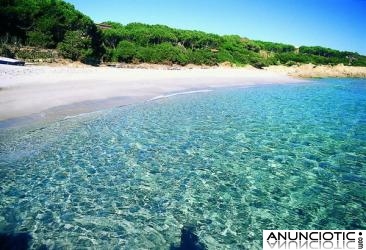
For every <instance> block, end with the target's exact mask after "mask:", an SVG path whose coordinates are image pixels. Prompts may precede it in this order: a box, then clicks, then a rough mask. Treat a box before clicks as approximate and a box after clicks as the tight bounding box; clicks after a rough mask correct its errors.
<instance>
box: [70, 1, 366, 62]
mask: <svg viewBox="0 0 366 250" xmlns="http://www.w3.org/2000/svg"><path fill="white" fill-rule="evenodd" d="M66 1H67V2H70V3H71V4H73V5H74V6H75V7H76V9H78V10H80V11H81V12H83V13H84V14H86V15H88V16H89V17H91V18H92V19H93V20H94V21H95V22H97V23H99V22H103V21H115V22H120V23H122V24H128V23H131V22H142V23H147V24H164V25H168V26H170V27H173V28H180V29H190V30H201V31H205V32H210V33H215V34H219V35H225V34H235V35H240V36H242V37H247V38H250V39H255V40H263V41H271V42H281V43H287V44H292V45H295V46H297V47H299V46H301V45H307V46H316V45H319V46H323V47H329V48H333V49H338V50H346V51H352V52H358V53H360V54H363V55H366V0H104V1H99V0H66Z"/></svg>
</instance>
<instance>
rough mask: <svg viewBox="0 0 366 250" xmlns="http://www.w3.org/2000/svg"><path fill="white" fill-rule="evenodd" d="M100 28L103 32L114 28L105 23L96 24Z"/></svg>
mask: <svg viewBox="0 0 366 250" xmlns="http://www.w3.org/2000/svg"><path fill="white" fill-rule="evenodd" d="M96 25H97V27H98V28H100V29H102V30H108V29H111V28H112V25H109V24H105V23H99V24H96Z"/></svg>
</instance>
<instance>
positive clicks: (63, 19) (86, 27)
mask: <svg viewBox="0 0 366 250" xmlns="http://www.w3.org/2000/svg"><path fill="white" fill-rule="evenodd" d="M0 2H1V5H0V8H1V9H0V20H2V25H1V26H0V36H1V48H0V52H1V54H3V55H7V52H8V51H9V50H7V48H8V47H9V46H12V45H14V44H19V45H20V46H33V47H38V48H49V49H56V50H58V51H59V53H60V54H61V55H62V56H63V57H65V58H69V59H72V60H80V61H82V62H85V63H98V62H101V61H103V62H126V63H142V62H147V63H164V64H179V65H186V64H189V63H192V64H205V65H217V64H219V63H223V62H230V63H232V64H236V65H247V64H250V65H253V66H255V67H258V68H261V67H264V66H268V65H278V64H281V65H283V64H284V65H293V64H300V63H313V64H316V65H318V64H331V65H335V64H339V63H343V64H345V65H354V66H366V56H363V55H360V54H358V53H354V52H344V51H338V50H334V49H329V48H324V47H320V46H301V47H299V48H295V47H294V46H293V45H289V44H282V43H273V42H265V41H257V40H250V39H247V38H242V37H240V36H237V35H224V36H219V35H216V34H212V33H206V32H202V31H196V30H182V29H175V28H171V27H168V26H165V25H148V24H142V23H130V24H127V25H122V24H120V23H116V22H105V23H104V25H105V27H107V28H106V29H100V28H98V27H97V25H96V24H95V23H94V22H93V21H92V20H91V19H90V18H89V17H88V16H86V15H84V14H83V13H81V12H79V11H78V10H76V9H75V8H74V6H73V5H71V4H69V3H66V2H64V1H62V0H0Z"/></svg>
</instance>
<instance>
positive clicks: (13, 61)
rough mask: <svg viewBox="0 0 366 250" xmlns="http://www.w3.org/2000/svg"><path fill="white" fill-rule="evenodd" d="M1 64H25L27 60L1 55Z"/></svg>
mask: <svg viewBox="0 0 366 250" xmlns="http://www.w3.org/2000/svg"><path fill="white" fill-rule="evenodd" d="M0 64H8V65H17V66H24V64H25V62H23V61H20V60H17V59H12V58H7V57H2V56H0Z"/></svg>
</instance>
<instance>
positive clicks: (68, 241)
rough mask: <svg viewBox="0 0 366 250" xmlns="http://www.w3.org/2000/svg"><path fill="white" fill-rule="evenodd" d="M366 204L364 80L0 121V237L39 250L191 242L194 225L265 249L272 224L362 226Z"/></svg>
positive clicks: (209, 244)
mask: <svg viewBox="0 0 366 250" xmlns="http://www.w3.org/2000/svg"><path fill="white" fill-rule="evenodd" d="M365 211H366V79H352V78H347V79H346V78H344V79H342V78H340V79H335V78H326V79H313V80H310V81H309V82H306V83H294V84H280V85H276V84H271V85H257V86H252V87H243V88H239V87H236V88H221V89H214V90H212V91H198V92H192V91H190V92H188V93H186V94H179V95H176V94H173V95H168V96H165V97H159V98H154V99H152V100H149V101H145V102H140V103H137V104H133V105H129V106H124V107H118V108H113V109H108V110H102V111H98V112H92V113H87V114H82V115H78V116H73V117H67V118H65V119H61V120H57V121H52V122H47V123H44V124H37V125H26V126H21V127H11V128H2V129H0V235H2V236H1V237H2V239H5V240H6V239H9V240H10V242H11V240H12V238H11V237H13V239H14V237H15V238H16V237H21V238H22V239H25V240H26V241H27V244H29V246H30V249H181V248H179V247H181V246H182V245H183V243H182V241H184V238H185V237H184V233H187V231H188V233H189V234H191V235H190V236H191V237H190V238H191V239H194V240H195V241H196V242H195V244H196V245H197V244H198V245H200V246H201V247H203V248H202V249H204V248H206V249H261V248H262V234H263V230H293V229H296V230H361V229H363V230H365V229H366V212H365ZM186 238H187V237H186ZM188 238H189V237H188ZM182 249H183V248H182Z"/></svg>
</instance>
